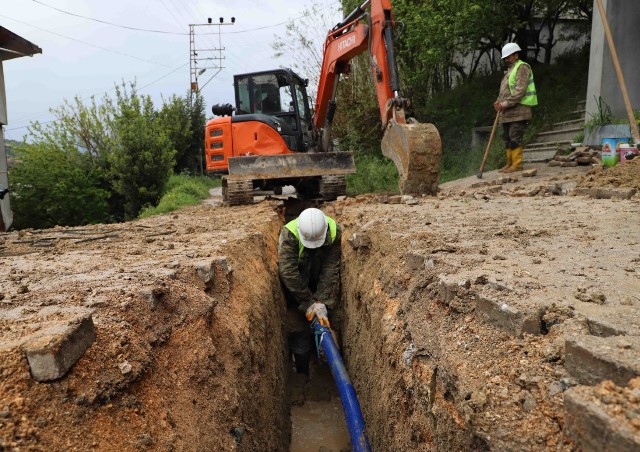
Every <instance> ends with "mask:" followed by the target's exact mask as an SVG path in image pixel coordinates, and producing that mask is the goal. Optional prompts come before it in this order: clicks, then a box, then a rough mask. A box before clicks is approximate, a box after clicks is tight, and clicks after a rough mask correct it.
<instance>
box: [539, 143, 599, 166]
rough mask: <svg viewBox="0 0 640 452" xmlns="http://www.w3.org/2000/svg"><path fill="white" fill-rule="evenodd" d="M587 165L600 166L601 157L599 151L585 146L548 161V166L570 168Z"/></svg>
mask: <svg viewBox="0 0 640 452" xmlns="http://www.w3.org/2000/svg"><path fill="white" fill-rule="evenodd" d="M589 165H602V156H601V154H600V151H597V150H595V149H591V148H589V147H587V146H580V147H577V148H576V149H575V150H574V151H573V152H572V153H571V154H569V155H556V156H555V157H554V158H553V160H551V161H549V166H562V167H572V166H589Z"/></svg>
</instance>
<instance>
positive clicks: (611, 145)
mask: <svg viewBox="0 0 640 452" xmlns="http://www.w3.org/2000/svg"><path fill="white" fill-rule="evenodd" d="M629 141H631V138H603V139H602V164H603V165H604V166H608V167H611V166H615V165H616V164H617V163H618V161H619V160H620V150H619V149H620V145H621V144H623V143H624V144H627V145H628V143H629Z"/></svg>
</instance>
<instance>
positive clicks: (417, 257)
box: [405, 250, 435, 271]
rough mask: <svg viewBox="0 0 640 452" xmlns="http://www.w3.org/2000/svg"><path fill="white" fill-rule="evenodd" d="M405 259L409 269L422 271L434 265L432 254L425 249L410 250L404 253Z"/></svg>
mask: <svg viewBox="0 0 640 452" xmlns="http://www.w3.org/2000/svg"><path fill="white" fill-rule="evenodd" d="M405 260H406V262H407V267H408V268H409V270H411V271H422V270H426V269H429V268H433V267H434V266H435V261H434V259H433V256H432V255H431V253H430V252H429V251H426V250H411V251H409V252H408V253H407V254H406V258H405Z"/></svg>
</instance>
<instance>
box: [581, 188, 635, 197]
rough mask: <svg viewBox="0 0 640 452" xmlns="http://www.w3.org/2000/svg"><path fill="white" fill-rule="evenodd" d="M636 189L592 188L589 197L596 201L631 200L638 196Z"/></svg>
mask: <svg viewBox="0 0 640 452" xmlns="http://www.w3.org/2000/svg"><path fill="white" fill-rule="evenodd" d="M636 191H637V190H636V189H635V188H627V189H615V188H592V189H591V191H590V192H589V196H591V197H592V198H594V199H612V198H618V199H631V198H632V197H633V195H635V194H636Z"/></svg>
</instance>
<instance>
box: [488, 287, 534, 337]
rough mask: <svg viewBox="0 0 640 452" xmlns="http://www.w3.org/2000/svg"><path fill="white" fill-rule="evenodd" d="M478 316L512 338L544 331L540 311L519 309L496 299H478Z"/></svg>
mask: <svg viewBox="0 0 640 452" xmlns="http://www.w3.org/2000/svg"><path fill="white" fill-rule="evenodd" d="M476 314H477V316H478V317H479V318H480V319H481V320H484V321H485V322H487V323H490V324H491V325H493V326H495V327H497V328H500V329H501V330H503V331H506V332H507V333H509V334H511V335H512V336H516V337H522V335H523V334H524V333H527V334H540V332H541V331H542V320H541V317H542V315H541V312H540V311H538V310H533V311H532V310H526V309H522V308H518V307H516V306H513V305H509V304H507V303H504V302H502V301H499V300H496V299H494V298H488V297H483V296H480V297H478V301H477V302H476Z"/></svg>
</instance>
